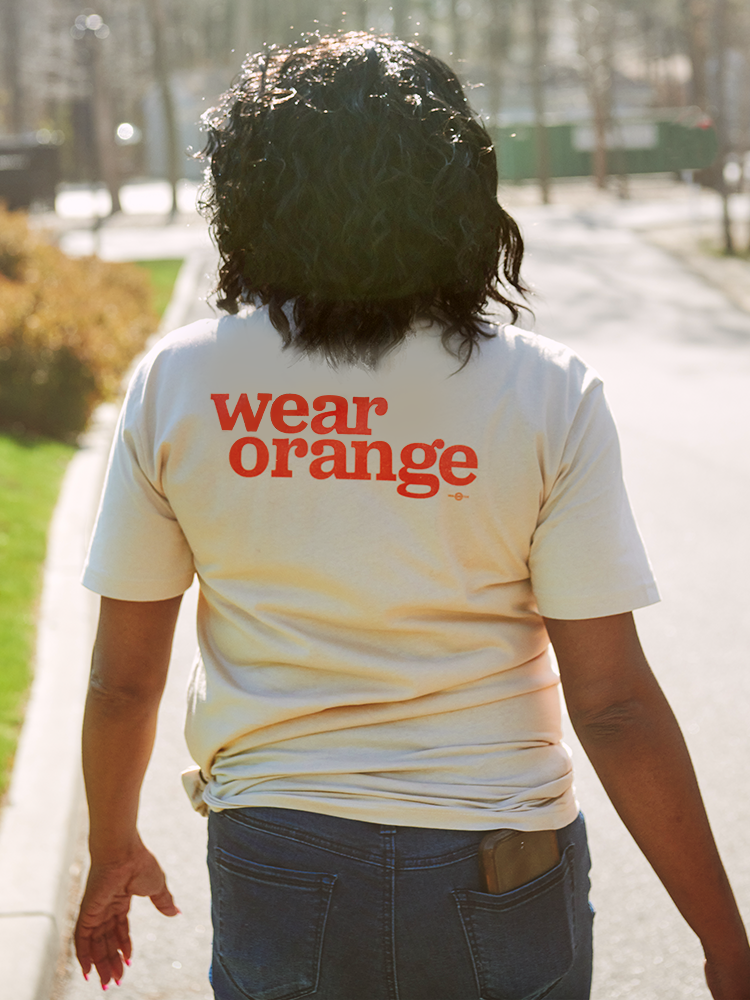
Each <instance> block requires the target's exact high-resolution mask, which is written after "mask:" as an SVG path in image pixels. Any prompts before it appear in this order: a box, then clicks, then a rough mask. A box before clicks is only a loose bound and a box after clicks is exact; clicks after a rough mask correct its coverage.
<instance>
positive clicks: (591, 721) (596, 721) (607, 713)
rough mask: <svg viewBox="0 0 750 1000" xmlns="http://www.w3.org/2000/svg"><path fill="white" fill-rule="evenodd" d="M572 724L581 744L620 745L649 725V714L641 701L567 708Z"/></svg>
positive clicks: (634, 699)
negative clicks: (585, 707)
mask: <svg viewBox="0 0 750 1000" xmlns="http://www.w3.org/2000/svg"><path fill="white" fill-rule="evenodd" d="M568 711H569V713H570V721H571V722H572V723H573V728H574V729H575V731H576V734H577V736H578V738H579V739H580V741H581V743H582V744H583V745H584V746H586V745H587V744H591V743H595V744H602V743H618V742H620V741H621V740H623V739H630V738H632V735H633V733H634V732H636V731H638V730H640V729H641V728H642V726H643V725H644V724H645V722H646V715H647V712H646V710H645V706H644V704H643V701H642V700H641V699H640V698H627V699H624V700H622V701H616V702H612V703H611V704H608V705H606V706H605V707H603V708H601V707H597V708H594V709H591V708H590V709H577V710H576V709H573V708H571V707H570V706H569V707H568Z"/></svg>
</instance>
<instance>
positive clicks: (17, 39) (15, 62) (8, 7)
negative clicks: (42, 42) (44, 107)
mask: <svg viewBox="0 0 750 1000" xmlns="http://www.w3.org/2000/svg"><path fill="white" fill-rule="evenodd" d="M0 11H2V18H1V19H0V23H1V24H2V35H3V41H2V47H3V62H4V63H5V83H6V86H7V88H8V91H9V96H10V100H9V102H8V114H7V119H6V126H7V129H8V131H9V132H21V131H23V128H24V125H25V122H24V115H23V112H24V108H23V91H22V88H21V6H20V2H19V0H2V7H0Z"/></svg>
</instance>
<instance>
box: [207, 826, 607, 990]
mask: <svg viewBox="0 0 750 1000" xmlns="http://www.w3.org/2000/svg"><path fill="white" fill-rule="evenodd" d="M483 836H484V833H482V832H466V831H457V830H431V829H429V830H428V829H421V828H417V827H394V826H377V825H375V824H371V823H360V822H356V821H354V820H347V819H338V818H336V817H333V816H323V815H319V814H317V813H308V812H299V811H296V810H291V809H266V808H262V809H228V810H226V811H225V812H221V813H211V815H210V818H209V851H208V864H209V872H210V875H211V893H212V918H213V925H214V946H213V963H212V967H211V983H212V986H213V989H214V992H215V995H216V997H217V998H218V1000H247V998H251V1000H296V998H297V997H315V998H316V1000H532V998H533V1000H541V998H542V997H545V998H547V1000H586V998H587V997H588V996H589V989H590V984H591V957H592V952H591V924H592V910H591V908H590V907H589V903H588V889H589V879H588V871H589V853H588V848H587V845H586V830H585V827H584V823H583V817H582V816H579V817H578V818H577V819H576V820H575V821H574V822H573V823H571V824H570V826H568V827H565V829H563V830H560V831H559V832H558V840H559V845H560V851H561V854H562V860H561V862H560V864H559V865H558V866H557V867H556V868H553V869H552V871H550V872H547V873H546V874H545V875H542V876H541V877H540V878H538V879H535V880H534V881H533V882H531V883H529V884H528V885H525V886H522V887H521V888H520V889H515V890H513V891H512V892H508V893H504V894H502V895H490V894H488V893H486V892H482V891H481V885H480V880H479V863H478V847H479V842H480V841H481V839H482V837H483Z"/></svg>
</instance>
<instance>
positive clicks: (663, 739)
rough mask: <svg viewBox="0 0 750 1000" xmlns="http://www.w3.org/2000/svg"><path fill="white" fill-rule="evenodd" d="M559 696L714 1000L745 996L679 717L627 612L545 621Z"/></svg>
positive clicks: (721, 879)
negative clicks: (702, 965)
mask: <svg viewBox="0 0 750 1000" xmlns="http://www.w3.org/2000/svg"><path fill="white" fill-rule="evenodd" d="M545 624H546V625H547V631H548V633H549V636H550V639H551V641H552V645H553V646H554V649H555V654H556V656H557V660H558V663H559V666H560V677H561V680H562V685H563V691H564V693H565V700H566V703H567V706H568V711H569V713H570V718H571V721H572V723H573V726H574V728H575V731H576V733H577V735H578V738H579V739H580V741H581V744H582V746H583V748H584V750H585V751H586V754H587V755H588V757H589V760H590V761H591V763H592V764H593V766H594V768H595V770H596V772H597V774H598V775H599V778H600V779H601V782H602V784H603V786H604V789H605V791H606V792H607V795H608V796H609V798H610V799H611V801H612V804H613V805H614V807H615V809H616V810H617V812H618V813H619V815H620V817H621V818H622V820H623V822H624V823H625V826H626V827H627V828H628V830H629V831H630V833H631V834H632V835H633V838H634V839H635V841H636V843H637V844H638V846H639V847H640V849H641V850H642V851H643V853H644V855H645V856H646V858H647V860H648V861H649V863H650V864H651V865H652V867H653V869H654V871H655V872H656V874H657V875H658V877H659V878H660V880H661V882H662V883H663V885H664V887H665V889H666V890H667V892H668V893H669V895H670V896H671V897H672V899H673V900H674V902H675V904H676V906H677V908H678V909H679V911H680V913H681V914H682V915H683V917H684V918H685V920H686V921H687V922H688V924H689V925H690V927H692V929H693V930H694V931H695V933H696V934H697V935H698V937H699V938H700V940H701V943H702V945H703V949H704V952H705V955H706V979H707V982H708V985H709V988H710V989H711V993H712V995H713V997H714V998H715V1000H750V948H749V947H748V941H747V936H746V934H745V929H744V927H743V925H742V919H741V917H740V914H739V911H738V909H737V904H736V902H735V900H734V896H733V894H732V890H731V888H730V886H729V882H728V880H727V876H726V873H725V872H724V868H723V866H722V863H721V859H720V858H719V854H718V851H717V849H716V844H715V843H714V839H713V835H712V833H711V828H710V826H709V823H708V818H707V816H706V812H705V809H704V806H703V801H702V799H701V794H700V791H699V789H698V783H697V781H696V778H695V773H694V771H693V766H692V764H691V762H690V757H689V755H688V751H687V747H686V746H685V742H684V740H683V738H682V733H681V732H680V729H679V726H678V725H677V721H676V720H675V717H674V715H673V714H672V710H671V708H670V707H669V704H668V703H667V700H666V698H665V697H664V694H663V693H662V691H661V688H660V687H659V685H658V683H657V681H656V678H655V677H654V675H653V673H652V672H651V668H650V667H649V665H648V662H647V661H646V658H645V656H644V654H643V650H642V649H641V645H640V642H639V640H638V635H637V633H636V629H635V624H634V622H633V616H632V615H631V614H623V615H614V616H611V617H607V618H591V619H585V620H579V621H562V620H559V619H545Z"/></svg>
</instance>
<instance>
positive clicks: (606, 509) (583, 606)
mask: <svg viewBox="0 0 750 1000" xmlns="http://www.w3.org/2000/svg"><path fill="white" fill-rule="evenodd" d="M529 566H530V571H531V586H532V589H533V591H534V596H535V598H536V602H537V607H538V609H539V612H540V614H542V615H544V616H545V617H547V618H564V619H576V618H602V617H604V616H606V615H615V614H621V613H623V612H625V611H633V610H635V609H636V608H641V607H645V606H646V605H649V604H655V603H656V602H657V601H658V600H659V593H658V590H657V587H656V583H655V581H654V578H653V574H652V571H651V566H650V565H649V561H648V557H647V555H646V552H645V549H644V546H643V542H642V540H641V536H640V534H639V532H638V528H637V526H636V523H635V519H634V517H633V512H632V510H631V507H630V502H629V500H628V496H627V492H626V490H625V484H624V483H623V478H622V465H621V459H620V445H619V441H618V438H617V431H616V429H615V425H614V421H613V419H612V415H611V414H610V412H609V408H608V406H607V403H606V400H605V398H604V392H603V389H602V385H601V382H599V381H598V380H596V381H595V382H593V383H592V384H591V385H590V386H589V388H588V390H587V391H586V393H585V394H584V395H583V398H582V399H581V402H580V405H579V406H578V409H577V411H576V414H575V417H574V419H573V422H572V424H571V425H570V431H569V433H568V435H567V439H566V441H565V445H564V448H563V449H562V456H561V460H560V461H559V464H558V467H557V471H556V475H555V476H554V478H553V481H552V485H551V488H550V489H549V492H548V494H547V495H546V497H545V498H544V502H543V504H542V508H541V510H540V514H539V519H538V522H537V526H536V530H535V532H534V537H533V539H532V545H531V554H530V560H529Z"/></svg>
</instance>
